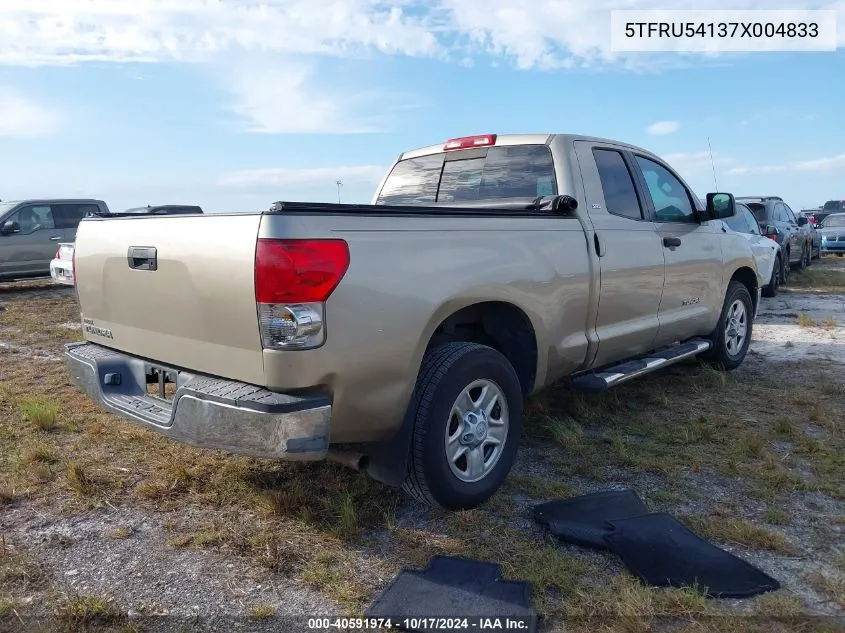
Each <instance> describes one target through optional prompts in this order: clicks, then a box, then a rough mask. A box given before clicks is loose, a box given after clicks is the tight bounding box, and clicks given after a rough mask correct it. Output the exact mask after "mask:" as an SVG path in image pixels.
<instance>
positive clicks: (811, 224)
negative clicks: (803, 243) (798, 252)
mask: <svg viewBox="0 0 845 633" xmlns="http://www.w3.org/2000/svg"><path fill="white" fill-rule="evenodd" d="M797 217H798V218H799V221H800V218H802V217H803V218H806V219H807V225H806V226H807V227H808V228H809V231H810V244H811V245H812V248H811V250H810V253H811V259H818V258H819V257H821V256H822V234H821V233H819V231H818V229H817V228H816V224H818V222H817V221H816V215H815V214H814V213H812V212H807V211H799V212H798V216H797Z"/></svg>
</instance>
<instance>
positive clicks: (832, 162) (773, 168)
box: [727, 154, 845, 176]
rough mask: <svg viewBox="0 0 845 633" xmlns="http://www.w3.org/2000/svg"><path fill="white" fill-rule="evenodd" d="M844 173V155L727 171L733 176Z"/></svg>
mask: <svg viewBox="0 0 845 633" xmlns="http://www.w3.org/2000/svg"><path fill="white" fill-rule="evenodd" d="M840 170H842V171H845V154H837V155H836V156H824V157H822V158H813V159H810V160H798V161H792V162H789V163H783V164H780V165H739V166H736V167H733V168H732V169H729V170H728V172H727V173H728V174H731V175H734V176H740V175H747V174H783V173H790V172H830V171H840Z"/></svg>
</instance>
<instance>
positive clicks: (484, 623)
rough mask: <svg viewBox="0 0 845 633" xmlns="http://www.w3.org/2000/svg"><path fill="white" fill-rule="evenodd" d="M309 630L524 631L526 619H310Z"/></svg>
mask: <svg viewBox="0 0 845 633" xmlns="http://www.w3.org/2000/svg"><path fill="white" fill-rule="evenodd" d="M308 628H309V629H310V630H317V631H331V630H341V631H352V630H376V631H378V630H390V629H400V630H401V629H404V630H419V629H425V630H427V631H444V632H445V631H527V630H528V629H529V628H530V622H529V620H528V619H527V618H519V617H516V618H513V617H504V618H495V617H493V618H482V617H475V618H438V617H400V618H309V619H308Z"/></svg>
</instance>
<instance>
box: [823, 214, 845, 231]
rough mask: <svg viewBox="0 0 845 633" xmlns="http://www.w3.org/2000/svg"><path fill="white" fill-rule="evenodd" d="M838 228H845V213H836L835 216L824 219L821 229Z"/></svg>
mask: <svg viewBox="0 0 845 633" xmlns="http://www.w3.org/2000/svg"><path fill="white" fill-rule="evenodd" d="M834 226H835V227H840V226H845V213H837V214H836V215H829V216H827V217H826V218H825V219H824V222H822V228H823V229H829V228H831V227H834Z"/></svg>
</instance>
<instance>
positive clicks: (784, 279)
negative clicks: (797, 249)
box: [780, 251, 792, 286]
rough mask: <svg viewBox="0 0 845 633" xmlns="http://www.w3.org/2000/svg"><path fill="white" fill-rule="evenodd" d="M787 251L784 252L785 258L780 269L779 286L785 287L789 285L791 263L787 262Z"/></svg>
mask: <svg viewBox="0 0 845 633" xmlns="http://www.w3.org/2000/svg"><path fill="white" fill-rule="evenodd" d="M789 255H790V253H789V251H786V256H785V257H784V258H783V266H781V269H780V285H781V286H785V285H786V284H788V283H789V273H791V272H792V262H790V261H789Z"/></svg>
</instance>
